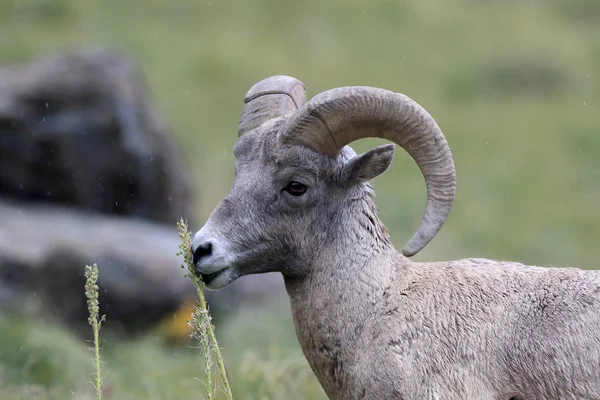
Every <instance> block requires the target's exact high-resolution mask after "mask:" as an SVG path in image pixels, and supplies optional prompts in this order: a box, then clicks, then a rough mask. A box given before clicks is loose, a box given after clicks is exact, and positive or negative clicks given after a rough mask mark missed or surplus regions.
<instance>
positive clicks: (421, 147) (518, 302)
mask: <svg viewBox="0 0 600 400" xmlns="http://www.w3.org/2000/svg"><path fill="white" fill-rule="evenodd" d="M238 134H239V138H238V140H237V143H236V145H235V147H234V155H235V157H236V177H235V180H234V183H233V186H232V189H231V191H230V193H229V195H228V196H227V197H225V198H224V199H223V200H222V201H221V202H220V204H219V205H218V206H217V208H216V209H215V210H214V211H213V213H212V214H211V215H210V217H209V219H208V221H207V222H206V224H205V225H204V226H203V227H202V229H200V231H198V232H197V233H196V235H195V236H194V239H193V244H192V251H193V253H194V258H195V265H196V268H197V272H198V273H199V274H201V276H202V278H203V279H204V282H205V284H206V285H207V287H208V288H210V289H219V288H222V287H225V286H227V285H228V284H229V283H231V282H232V281H234V280H235V279H237V278H238V277H240V276H243V275H247V274H257V273H264V272H268V271H280V272H281V273H282V274H283V276H284V280H285V285H286V289H287V292H288V294H289V297H290V301H291V309H292V313H293V317H294V324H295V328H296V333H297V337H298V340H299V342H300V345H301V347H302V350H303V352H304V354H305V356H306V358H307V360H308V362H309V364H310V366H311V368H312V369H313V371H314V373H315V374H316V376H317V378H318V379H319V381H320V383H321V385H322V386H323V388H324V390H325V392H326V393H327V395H328V396H329V397H330V398H332V399H443V400H449V399H461V400H464V399H478V400H481V399H490V400H492V399H493V400H509V399H513V400H515V399H561V400H565V399H600V271H584V270H581V269H576V268H544V267H536V266H526V265H522V264H519V263H511V262H500V261H492V260H485V259H463V260H457V261H447V262H425V263H416V262H413V261H411V260H410V259H409V258H408V257H410V256H412V255H414V254H416V253H417V252H419V251H420V250H421V249H422V248H423V247H424V246H425V245H426V244H427V243H428V242H429V241H430V240H431V239H432V238H433V237H434V235H435V234H436V233H437V232H438V230H439V229H440V227H441V226H442V224H443V223H444V220H445V219H446V216H447V215H448V213H449V210H450V208H451V204H452V202H453V197H454V194H455V182H456V180H455V168H454V164H453V159H452V155H451V152H450V149H449V146H448V144H447V142H446V139H445V137H444V135H443V134H442V131H441V130H440V128H439V127H438V125H437V123H436V122H435V121H434V119H433V118H432V117H431V116H430V115H429V114H428V113H427V111H425V110H424V109H423V108H422V107H421V106H420V105H419V104H417V103H416V102H414V101H413V100H411V99H410V98H408V97H406V96H405V95H403V94H398V93H393V92H391V91H387V90H383V89H378V88H372V87H343V88H336V89H332V90H328V91H326V92H323V93H321V94H319V95H317V96H316V97H314V98H313V99H312V100H310V101H308V102H306V94H305V88H304V85H303V83H302V82H300V81H298V80H297V79H295V78H292V77H287V76H273V77H270V78H267V79H264V80H262V81H260V82H258V83H257V84H255V85H254V86H253V87H252V88H251V89H250V90H249V92H248V93H247V95H246V98H245V104H244V106H243V111H242V117H241V121H240V124H239V132H238ZM365 137H380V138H385V139H389V140H391V141H393V142H395V143H396V144H398V145H400V146H402V147H403V148H404V149H405V150H406V151H407V152H408V153H409V154H410V155H411V156H412V158H413V159H414V160H415V161H416V163H417V164H418V166H419V168H420V170H421V171H422V173H423V175H424V177H425V183H426V187H427V205H426V210H425V214H424V216H423V219H422V221H421V223H420V225H419V227H418V229H417V231H416V233H415V235H414V236H413V237H412V238H411V240H410V241H409V242H408V244H407V246H406V247H405V248H404V250H403V252H402V253H400V252H398V251H396V250H395V249H394V247H393V245H392V243H391V241H390V238H389V236H388V234H387V231H386V229H385V227H384V225H383V223H382V222H380V220H379V218H378V216H377V208H376V206H375V204H374V202H373V200H372V195H373V190H372V186H371V185H370V183H369V181H370V180H371V179H373V178H374V177H376V176H378V175H379V174H381V173H383V172H384V171H385V170H386V169H387V168H388V166H389V165H390V163H391V162H392V158H393V155H394V150H395V145H393V144H392V145H383V146H380V147H377V148H375V149H373V150H371V151H368V152H366V153H364V154H362V155H356V153H355V152H354V151H353V150H352V149H351V148H350V147H348V146H347V145H348V144H349V143H351V142H353V141H354V140H357V139H360V138H365Z"/></svg>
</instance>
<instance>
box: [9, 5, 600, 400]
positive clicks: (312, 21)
mask: <svg viewBox="0 0 600 400" xmlns="http://www.w3.org/2000/svg"><path fill="white" fill-rule="evenodd" d="M97 45H108V46H111V47H114V48H117V49H121V50H124V51H126V52H127V53H129V54H130V55H132V56H133V57H135V58H136V59H137V60H138V62H139V63H140V64H141V65H142V66H143V68H144V71H145V74H146V77H147V80H148V83H149V85H150V88H151V90H152V93H153V95H154V97H155V102H156V104H157V105H158V107H159V109H160V112H161V113H162V115H163V116H164V118H165V119H166V120H167V122H168V123H169V125H170V126H171V127H172V128H173V133H174V135H175V136H176V138H177V140H178V142H179V143H180V145H181V148H182V150H183V151H184V155H185V158H186V162H187V163H188V165H189V166H190V168H191V170H192V172H193V174H194V177H195V182H196V184H197V190H198V196H197V200H196V205H197V207H196V210H197V212H198V217H199V218H200V220H203V219H204V218H206V217H207V216H208V214H209V213H210V211H211V210H212V208H213V207H214V206H215V205H216V204H217V203H218V201H219V200H220V198H221V197H222V196H224V195H225V194H226V193H227V192H228V190H229V187H230V185H231V182H232V180H233V171H234V163H233V161H234V158H233V155H232V152H231V149H232V147H233V144H234V142H235V140H236V138H237V133H236V132H237V131H236V129H237V123H238V121H239V116H240V111H241V106H242V100H243V96H244V94H245V92H246V91H247V90H248V88H249V87H250V86H251V85H252V84H254V83H255V82H256V81H258V80H260V79H262V78H264V77H267V76H269V75H274V74H288V75H293V76H296V77H298V78H299V79H301V80H303V81H304V82H305V83H306V85H307V90H308V94H309V96H311V97H312V96H314V95H315V94H317V93H318V92H320V91H323V90H326V89H329V88H332V87H336V86H344V85H370V86H379V87H383V88H387V89H391V90H395V91H398V92H403V93H405V94H407V95H408V96H410V97H412V98H413V99H415V100H416V101H418V102H419V103H421V104H422V105H423V106H424V107H425V108H426V109H427V110H428V111H429V112H430V113H431V114H432V115H433V116H434V118H436V120H437V121H438V123H439V125H440V126H441V127H442V129H443V131H444V132H445V134H446V136H447V138H448V141H449V143H450V146H451V148H452V150H453V154H454V157H455V163H456V167H457V173H458V186H457V198H456V202H455V205H454V208H453V210H452V212H451V214H450V217H449V219H448V220H447V222H446V224H445V225H444V228H443V229H442V230H441V232H440V234H438V236H437V237H436V239H435V240H434V241H433V242H432V243H431V244H430V245H429V246H428V247H427V248H426V249H425V250H424V251H423V252H421V253H420V254H419V255H418V256H417V257H416V259H417V260H438V259H455V258H464V257H486V258H496V259H510V260H518V261H521V262H524V263H531V264H541V265H548V266H562V265H571V266H579V267H583V268H599V267H600V264H599V263H598V259H597V257H598V248H597V247H596V246H597V245H598V240H599V239H600V233H599V232H600V230H599V229H598V228H599V227H600V206H599V204H600V114H599V111H600V74H599V72H598V71H600V2H598V1H597V0H572V1H559V0H556V1H551V0H548V1H537V2H535V1H525V0H523V1H507V0H505V1H486V0H479V1H475V0H456V1H454V2H446V1H442V0H421V1H389V0H386V1H365V0H363V1H358V0H349V1H342V0H336V1H328V2H317V1H297V2H283V1H276V0H256V1H253V2H245V1H241V0H222V1H219V0H212V1H206V0H179V1H172V2H166V1H161V0H131V1H128V2H125V1H117V0H105V1H102V2H92V1H90V0H77V1H76V0H0V60H1V61H14V60H24V59H28V58H29V57H32V56H35V55H37V54H40V53H43V52H47V51H52V50H56V49H62V48H69V47H73V46H75V47H88V46H97ZM377 144H380V143H379V141H378V140H375V139H368V140H362V141H360V142H357V143H356V144H355V145H354V147H355V149H356V150H357V151H365V150H366V149H368V148H370V147H372V146H374V145H377ZM375 188H376V190H377V198H376V202H377V204H378V205H379V207H380V212H381V216H382V218H383V220H384V222H385V223H386V225H387V226H388V227H389V230H390V233H391V235H392V237H393V238H394V242H395V244H396V245H397V246H398V248H401V247H402V246H403V245H404V243H405V242H406V241H407V240H408V239H409V237H410V235H411V234H412V232H413V231H414V229H415V228H416V226H417V224H418V222H419V220H420V218H421V216H422V212H423V209H424V201H425V190H424V184H423V180H422V177H421V176H420V174H419V172H418V169H417V167H416V165H414V164H413V162H412V160H411V159H410V157H408V156H407V155H406V154H405V153H403V152H398V154H397V156H396V159H395V163H394V165H393V166H392V167H391V169H390V170H389V171H388V172H387V173H386V174H384V175H383V176H381V177H379V178H377V180H376V181H375ZM197 228H199V227H191V229H194V230H195V229H197ZM82 269H83V266H82ZM82 290H83V288H82ZM288 311H289V310H288V307H287V305H285V304H284V305H280V306H277V307H273V308H272V309H265V310H239V312H238V313H237V314H236V315H234V316H232V318H230V319H229V320H228V321H226V322H225V323H224V324H223V325H220V326H218V327H217V328H218V331H217V334H218V336H219V338H220V340H221V344H222V346H223V347H224V353H225V357H226V363H227V366H228V369H229V373H230V374H231V382H232V385H233V390H234V397H237V398H243V399H324V398H325V396H324V394H323V392H322V390H321V389H320V387H319V385H318V383H317V381H316V379H315V378H314V377H313V375H312V373H311V372H310V370H309V368H308V366H307V364H306V362H305V361H304V358H303V357H302V353H301V351H300V349H299V346H298V344H297V343H296V338H295V335H294V332H293V327H292V322H291V317H290V315H289V312H288ZM107 317H108V320H109V321H110V315H108V316H107ZM88 345H89V343H84V342H81V341H78V340H76V339H75V338H73V337H71V336H70V334H69V333H68V332H65V331H64V330H61V329H60V328H54V327H48V326H47V325H46V324H45V323H43V322H41V321H12V320H6V319H3V320H0V398H2V399H9V400H12V399H65V398H81V399H87V398H92V396H91V389H92V388H91V385H90V384H89V383H88V379H89V378H90V377H89V376H88V374H89V373H91V372H92V364H91V361H90V357H91V353H90V352H89V351H88V350H86V348H85V347H86V346H88ZM103 346H104V356H105V358H104V361H105V362H106V365H104V369H105V371H107V374H108V375H107V377H106V380H105V383H106V384H107V385H108V386H109V387H110V390H111V393H112V394H111V395H110V397H109V396H108V395H107V398H112V399H184V398H185V399H193V398H201V397H200V395H201V393H202V388H201V380H200V378H201V374H202V361H201V358H200V357H199V356H198V351H197V349H192V348H189V347H186V346H181V345H169V344H166V343H165V342H164V340H163V339H161V337H160V336H159V335H157V334H155V333H153V332H149V333H148V335H147V336H146V337H144V338H141V339H139V340H136V341H127V342H126V341H121V340H119V339H114V340H111V338H109V337H108V338H105V342H104V343H103ZM44 388H49V389H44Z"/></svg>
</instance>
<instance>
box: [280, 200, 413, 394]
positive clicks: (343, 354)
mask: <svg viewBox="0 0 600 400" xmlns="http://www.w3.org/2000/svg"><path fill="white" fill-rule="evenodd" d="M340 218H341V220H340V223H338V224H336V225H335V226H336V228H334V231H332V232H331V235H330V237H329V240H328V241H327V244H326V246H325V249H324V251H323V252H322V254H321V256H320V257H319V259H318V260H316V262H315V263H314V264H313V265H311V266H310V269H309V272H308V273H307V274H306V276H303V277H302V278H296V279H286V287H287V290H288V294H289V296H290V301H291V307H292V313H293V316H294V324H295V328H296V334H297V336H298V340H299V342H300V345H301V347H302V349H303V351H304V354H305V356H306V358H307V359H308V361H309V363H310V365H311V367H312V368H313V370H314V372H315V374H316V375H317V377H318V378H319V380H320V381H321V384H322V385H323V387H324V388H325V390H326V391H327V388H328V387H331V388H332V390H338V389H339V388H340V387H341V386H344V385H345V383H344V382H345V380H346V371H345V370H344V368H349V367H351V366H352V364H353V363H354V362H355V361H356V356H357V353H356V352H360V349H357V347H356V343H357V341H360V338H361V337H362V335H363V330H364V329H365V321H367V320H368V319H369V316H371V315H373V312H374V311H375V309H376V307H377V305H378V304H381V302H380V299H381V297H382V296H383V291H384V289H385V288H386V287H387V286H389V284H390V281H391V280H392V278H393V276H394V273H393V271H394V269H395V268H396V267H397V266H398V263H397V262H396V261H397V260H399V259H402V258H403V257H402V255H400V254H399V253H398V252H397V251H396V250H395V249H394V248H393V246H392V244H391V241H390V239H389V237H388V235H387V232H386V230H385V227H384V226H383V224H382V223H381V222H380V221H379V219H378V218H377V212H376V208H375V205H374V204H373V203H372V201H371V199H370V198H363V199H358V200H353V201H352V207H348V213H347V214H345V215H341V216H340Z"/></svg>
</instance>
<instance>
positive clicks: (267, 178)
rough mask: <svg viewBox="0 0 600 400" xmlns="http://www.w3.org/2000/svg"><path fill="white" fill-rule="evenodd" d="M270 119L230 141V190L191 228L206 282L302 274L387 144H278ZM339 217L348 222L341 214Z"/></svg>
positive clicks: (387, 157)
mask: <svg viewBox="0 0 600 400" xmlns="http://www.w3.org/2000/svg"><path fill="white" fill-rule="evenodd" d="M280 123H281V120H274V121H272V122H269V123H267V124H264V125H263V126H261V127H259V128H257V129H255V130H254V131H251V132H249V133H247V134H246V135H244V136H242V137H241V138H240V139H239V140H238V142H237V143H236V145H235V147H234V155H235V158H236V177H235V180H234V182H233V185H232V188H231V191H230V192H229V194H228V195H227V197H225V198H224V199H223V200H222V201H221V202H220V204H219V205H218V206H217V208H216V209H215V210H214V211H213V213H212V214H211V215H210V217H209V219H208V221H207V222H206V224H205V225H204V226H203V227H202V229H200V231H198V232H197V233H196V235H195V236H194V239H193V243H192V251H193V252H194V262H195V265H196V270H197V272H198V273H199V274H200V275H201V276H202V278H203V280H204V282H205V284H206V285H207V287H208V288H210V289H219V288H223V287H225V286H227V285H228V284H230V283H231V282H233V281H234V280H236V279H237V278H238V277H240V276H243V275H248V274H256V273H265V272H274V271H280V272H282V273H283V274H284V275H285V276H289V277H294V276H302V275H303V274H305V273H306V270H307V268H309V266H310V265H311V263H313V262H314V261H315V259H316V258H317V257H319V254H321V253H322V249H323V247H324V246H327V243H328V241H329V240H330V238H331V234H332V233H333V229H337V230H338V231H339V226H340V224H341V223H342V220H343V218H342V216H343V215H344V212H343V205H344V203H345V202H346V200H347V199H348V197H349V194H350V193H354V194H356V193H357V191H361V190H366V186H364V185H361V184H362V183H363V182H366V181H368V180H370V179H372V178H373V177H375V176H377V175H379V174H380V173H382V172H383V171H385V169H387V167H388V166H389V164H390V162H391V161H392V158H393V153H394V145H386V146H381V147H378V148H376V149H374V150H371V151H369V152H367V153H365V154H363V155H361V156H356V154H355V153H354V151H353V150H352V149H351V148H350V147H348V146H346V147H344V148H343V149H342V151H340V153H339V155H338V156H337V157H335V158H332V157H327V156H325V155H323V154H320V153H317V152H315V151H313V150H311V149H309V148H307V147H305V146H300V145H289V144H287V145H286V144H282V143H280V142H279V141H278V140H277V136H276V130H277V128H278V126H279V125H280ZM343 223H351V221H344V222H343Z"/></svg>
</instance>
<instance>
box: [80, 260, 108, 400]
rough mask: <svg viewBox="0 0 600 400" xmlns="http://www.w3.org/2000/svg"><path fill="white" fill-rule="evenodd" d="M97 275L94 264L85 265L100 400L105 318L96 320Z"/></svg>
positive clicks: (86, 289)
mask: <svg viewBox="0 0 600 400" xmlns="http://www.w3.org/2000/svg"><path fill="white" fill-rule="evenodd" d="M98 274H99V273H98V266H97V265H96V264H94V265H92V266H91V267H90V266H89V265H86V267H85V277H86V282H85V297H87V299H88V301H87V305H88V311H89V313H90V315H89V317H88V322H89V324H90V325H91V326H92V330H93V331H94V364H95V366H96V383H95V385H94V386H95V388H96V394H97V396H98V400H102V374H101V372H100V327H101V326H102V322H103V321H104V319H105V316H104V315H103V316H101V317H100V318H98V314H99V311H100V308H99V301H98V297H99V293H98V285H97V284H96V282H97V281H98Z"/></svg>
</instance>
